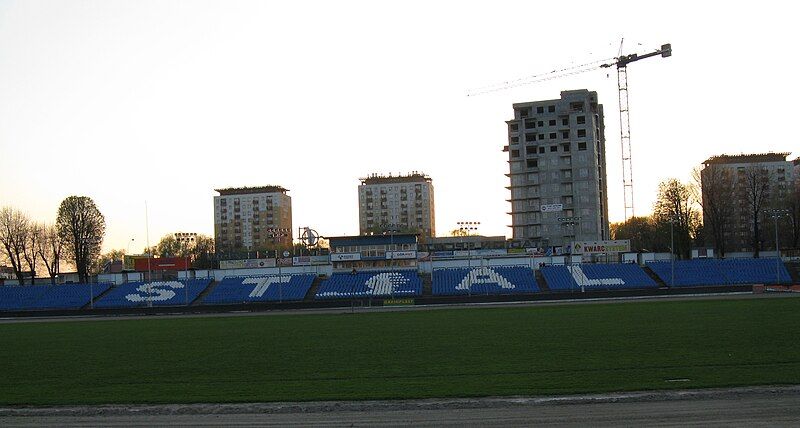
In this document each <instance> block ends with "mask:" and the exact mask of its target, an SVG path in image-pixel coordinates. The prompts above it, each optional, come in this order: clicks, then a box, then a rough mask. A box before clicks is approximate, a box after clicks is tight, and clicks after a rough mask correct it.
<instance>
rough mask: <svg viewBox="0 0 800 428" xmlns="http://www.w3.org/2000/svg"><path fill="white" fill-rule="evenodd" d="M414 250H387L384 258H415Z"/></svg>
mask: <svg viewBox="0 0 800 428" xmlns="http://www.w3.org/2000/svg"><path fill="white" fill-rule="evenodd" d="M416 258H417V252H416V251H387V252H386V259H387V260H388V259H393V260H400V259H416Z"/></svg>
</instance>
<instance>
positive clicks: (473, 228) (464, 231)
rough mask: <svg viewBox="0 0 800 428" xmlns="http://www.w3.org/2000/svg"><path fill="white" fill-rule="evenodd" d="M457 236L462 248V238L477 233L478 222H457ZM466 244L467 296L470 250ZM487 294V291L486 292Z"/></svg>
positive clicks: (469, 284)
mask: <svg viewBox="0 0 800 428" xmlns="http://www.w3.org/2000/svg"><path fill="white" fill-rule="evenodd" d="M456 224H457V225H458V230H459V232H460V233H459V236H461V248H462V249H463V248H464V236H470V234H471V233H472V232H475V234H477V233H478V228H479V227H480V226H481V222H479V221H458V222H456ZM469 247H470V245H469V242H467V272H468V273H467V294H468V295H470V296H471V295H472V249H471V248H469ZM487 292H488V291H487Z"/></svg>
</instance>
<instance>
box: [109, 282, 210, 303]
mask: <svg viewBox="0 0 800 428" xmlns="http://www.w3.org/2000/svg"><path fill="white" fill-rule="evenodd" d="M209 284H211V280H210V279H190V280H179V281H153V282H151V283H147V282H138V281H137V282H128V283H125V284H122V285H120V286H117V287H116V288H114V289H113V290H111V291H110V292H109V293H108V294H106V295H105V296H103V298H101V299H100V300H99V301H97V302H95V304H94V306H95V307H96V308H133V307H139V306H148V305H149V304H151V303H152V305H153V306H184V305H186V303H187V301H188V302H189V303H191V302H192V301H193V300H194V299H196V298H197V296H198V295H200V293H202V292H203V290H205V289H206V288H207V287H208V285H209ZM148 290H149V294H148Z"/></svg>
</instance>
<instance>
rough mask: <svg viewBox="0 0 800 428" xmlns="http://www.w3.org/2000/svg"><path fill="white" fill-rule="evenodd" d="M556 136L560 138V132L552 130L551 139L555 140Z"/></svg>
mask: <svg viewBox="0 0 800 428" xmlns="http://www.w3.org/2000/svg"><path fill="white" fill-rule="evenodd" d="M556 138H558V134H556V133H555V132H551V133H550V139H551V140H555V139H556Z"/></svg>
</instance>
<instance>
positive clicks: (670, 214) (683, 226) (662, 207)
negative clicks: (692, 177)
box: [653, 179, 701, 258]
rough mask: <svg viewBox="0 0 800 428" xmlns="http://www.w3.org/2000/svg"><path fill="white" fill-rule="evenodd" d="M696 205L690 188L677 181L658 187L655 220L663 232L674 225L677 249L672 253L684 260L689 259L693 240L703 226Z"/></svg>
mask: <svg viewBox="0 0 800 428" xmlns="http://www.w3.org/2000/svg"><path fill="white" fill-rule="evenodd" d="M694 205H695V201H694V198H693V197H692V192H691V190H690V189H689V186H687V185H685V184H683V183H681V182H680V181H678V180H676V179H669V180H667V181H662V182H661V183H660V184H659V185H658V197H657V198H656V203H655V206H654V208H653V218H654V219H655V221H656V222H657V223H658V224H659V225H660V226H661V227H660V229H661V230H669V229H668V228H667V226H668V225H669V223H670V222H672V223H673V228H674V237H675V248H673V249H672V251H673V252H675V253H677V254H679V255H680V256H681V257H684V258H688V257H689V255H690V251H691V247H692V239H693V238H694V236H695V234H696V233H697V229H698V228H699V227H700V225H701V222H700V213H699V212H698V211H697V210H696V209H695V208H694ZM665 239H668V238H667V237H665Z"/></svg>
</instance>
